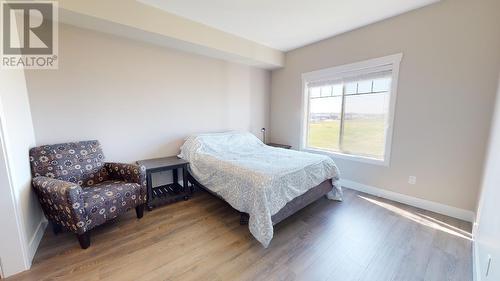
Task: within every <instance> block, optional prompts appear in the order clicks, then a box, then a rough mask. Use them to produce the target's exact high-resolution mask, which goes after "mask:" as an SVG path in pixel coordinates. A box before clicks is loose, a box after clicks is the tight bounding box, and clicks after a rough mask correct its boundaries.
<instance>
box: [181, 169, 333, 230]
mask: <svg viewBox="0 0 500 281" xmlns="http://www.w3.org/2000/svg"><path fill="white" fill-rule="evenodd" d="M188 181H189V182H190V183H191V184H192V185H194V186H196V187H197V188H201V189H204V190H205V191H207V192H208V193H210V194H212V195H214V196H215V197H217V198H219V199H221V200H223V201H224V202H226V201H225V200H224V199H223V198H222V197H220V196H219V195H217V194H216V193H214V192H212V191H211V190H210V189H208V188H206V187H205V186H203V185H202V184H201V183H199V182H198V181H197V180H196V179H195V178H194V177H193V176H192V175H191V173H190V172H189V173H188ZM331 190H332V179H327V180H325V181H323V182H322V183H320V184H319V185H317V186H315V187H313V188H311V189H309V190H308V191H307V192H306V193H304V194H302V195H300V196H299V197H296V198H294V199H293V200H292V201H290V202H288V203H287V204H286V205H285V206H284V207H283V208H282V209H281V210H279V212H277V213H276V214H274V215H273V216H272V217H271V220H272V222H273V225H276V224H278V223H279V222H281V221H282V220H284V219H286V218H288V217H289V216H291V215H293V214H295V213H296V212H298V211H299V210H301V209H303V208H304V207H306V206H307V205H309V204H311V203H313V202H314V201H316V200H318V199H319V198H321V197H322V196H324V195H326V194H327V193H328V192H330V191H331ZM226 203H227V202H226ZM228 205H229V204H228ZM230 206H231V205H230ZM248 219H249V215H248V214H247V213H244V212H240V224H241V225H245V224H248Z"/></svg>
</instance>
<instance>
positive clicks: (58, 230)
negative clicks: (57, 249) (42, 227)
mask: <svg viewBox="0 0 500 281" xmlns="http://www.w3.org/2000/svg"><path fill="white" fill-rule="evenodd" d="M50 224H51V225H52V232H54V234H55V235H57V234H59V233H61V232H62V226H61V225H60V224H58V223H55V222H50Z"/></svg>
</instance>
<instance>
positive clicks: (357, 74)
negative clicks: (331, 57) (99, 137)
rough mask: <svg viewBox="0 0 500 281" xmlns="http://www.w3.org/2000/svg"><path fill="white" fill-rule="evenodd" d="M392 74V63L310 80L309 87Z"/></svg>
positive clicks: (377, 77) (383, 76)
mask: <svg viewBox="0 0 500 281" xmlns="http://www.w3.org/2000/svg"><path fill="white" fill-rule="evenodd" d="M391 75H392V65H383V66H379V67H375V68H366V69H362V70H357V71H351V72H341V73H338V74H337V75H335V76H333V77H332V76H329V77H328V78H325V79H317V80H313V81H309V82H308V83H307V87H309V88H313V87H323V86H329V85H334V84H342V83H349V82H355V81H361V80H371V79H379V78H385V77H391Z"/></svg>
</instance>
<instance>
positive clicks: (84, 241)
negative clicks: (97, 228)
mask: <svg viewBox="0 0 500 281" xmlns="http://www.w3.org/2000/svg"><path fill="white" fill-rule="evenodd" d="M76 236H77V237H78V242H80V247H82V249H87V248H88V247H90V232H89V231H87V232H85V233H83V234H77V235H76Z"/></svg>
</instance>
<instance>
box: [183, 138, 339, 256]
mask: <svg viewBox="0 0 500 281" xmlns="http://www.w3.org/2000/svg"><path fill="white" fill-rule="evenodd" d="M179 157H181V158H183V159H185V160H187V161H189V163H190V164H189V169H190V172H191V175H192V176H193V177H194V178H195V179H196V180H197V181H198V182H199V183H201V184H202V185H204V186H205V187H206V188H208V189H210V190H211V191H212V192H214V193H216V194H217V195H219V196H220V197H222V198H223V199H224V200H225V201H227V202H228V203H229V204H230V205H231V206H232V207H233V208H235V209H237V210H239V211H240V212H245V213H248V214H249V216H250V217H249V222H248V226H249V229H250V232H251V233H252V235H253V236H254V237H255V238H256V239H257V240H258V241H259V242H260V243H261V244H262V245H263V246H264V247H267V246H268V245H269V243H270V242H271V240H272V237H273V223H272V220H271V217H272V216H273V215H274V214H276V213H278V211H279V210H280V209H282V208H283V207H284V206H285V205H286V204H287V203H288V202H290V201H292V200H293V199H294V198H296V197H298V196H300V195H302V194H304V193H305V192H307V191H308V190H309V189H311V188H313V187H315V186H317V185H319V184H320V183H322V182H323V181H325V180H327V179H332V183H333V184H332V191H331V192H330V193H329V194H328V198H330V199H334V200H341V199H342V198H341V196H342V190H341V188H340V186H338V185H336V182H337V180H338V178H339V172H338V169H337V167H336V165H335V163H334V162H333V160H332V159H331V158H330V157H328V156H325V155H319V154H312V153H307V152H300V151H295V150H288V149H282V148H276V147H270V146H267V145H265V144H264V143H262V142H261V141H260V140H259V139H258V138H257V137H255V136H254V135H252V134H250V133H247V132H225V133H215V134H199V135H194V136H190V137H188V138H187V139H186V141H185V142H184V144H183V145H182V147H181V153H180V154H179Z"/></svg>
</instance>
